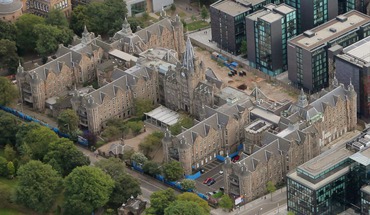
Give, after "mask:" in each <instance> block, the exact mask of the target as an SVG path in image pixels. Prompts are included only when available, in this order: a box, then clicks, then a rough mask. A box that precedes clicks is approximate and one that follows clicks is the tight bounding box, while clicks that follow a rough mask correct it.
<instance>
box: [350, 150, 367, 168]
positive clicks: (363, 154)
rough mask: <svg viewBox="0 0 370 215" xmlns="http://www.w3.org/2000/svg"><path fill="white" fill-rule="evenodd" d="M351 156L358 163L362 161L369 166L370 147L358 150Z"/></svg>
mask: <svg viewBox="0 0 370 215" xmlns="http://www.w3.org/2000/svg"><path fill="white" fill-rule="evenodd" d="M350 158H351V159H352V160H354V161H356V162H357V163H360V164H362V165H364V166H368V165H370V148H367V149H365V150H364V151H360V152H357V153H355V154H354V155H352V156H351V157H350Z"/></svg>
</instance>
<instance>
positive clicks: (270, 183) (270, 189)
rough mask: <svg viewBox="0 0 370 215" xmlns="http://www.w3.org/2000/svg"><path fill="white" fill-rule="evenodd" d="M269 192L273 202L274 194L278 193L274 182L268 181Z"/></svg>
mask: <svg viewBox="0 0 370 215" xmlns="http://www.w3.org/2000/svg"><path fill="white" fill-rule="evenodd" d="M266 188H267V191H268V192H269V193H270V195H271V200H272V193H273V192H275V191H276V187H275V184H274V183H273V182H272V181H268V182H267V185H266Z"/></svg>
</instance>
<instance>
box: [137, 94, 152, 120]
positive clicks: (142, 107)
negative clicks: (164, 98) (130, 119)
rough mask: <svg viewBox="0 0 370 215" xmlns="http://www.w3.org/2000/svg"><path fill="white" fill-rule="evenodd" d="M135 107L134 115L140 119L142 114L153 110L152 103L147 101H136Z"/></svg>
mask: <svg viewBox="0 0 370 215" xmlns="http://www.w3.org/2000/svg"><path fill="white" fill-rule="evenodd" d="M134 105H135V115H136V116H137V117H139V118H140V119H141V118H143V117H144V113H147V112H149V111H151V110H153V109H154V105H153V103H152V101H150V100H147V99H136V100H135V102H134Z"/></svg>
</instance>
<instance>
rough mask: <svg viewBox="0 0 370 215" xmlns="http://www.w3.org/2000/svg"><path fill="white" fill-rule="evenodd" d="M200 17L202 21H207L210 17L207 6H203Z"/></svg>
mask: <svg viewBox="0 0 370 215" xmlns="http://www.w3.org/2000/svg"><path fill="white" fill-rule="evenodd" d="M200 16H201V17H202V19H207V18H208V16H209V13H208V9H207V8H206V6H205V5H203V7H202V9H201V11H200Z"/></svg>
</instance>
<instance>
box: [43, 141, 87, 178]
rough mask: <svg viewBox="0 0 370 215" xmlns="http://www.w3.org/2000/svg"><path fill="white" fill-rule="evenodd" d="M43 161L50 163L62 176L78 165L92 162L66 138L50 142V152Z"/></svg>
mask: <svg viewBox="0 0 370 215" xmlns="http://www.w3.org/2000/svg"><path fill="white" fill-rule="evenodd" d="M43 161H44V162H45V163H49V164H50V165H51V166H52V167H54V169H55V170H57V171H58V172H59V173H60V174H61V175H62V176H67V175H68V174H69V173H71V172H72V170H73V169H74V168H76V167H78V166H86V165H89V164H90V160H89V158H88V157H87V156H85V155H84V154H83V153H82V152H81V151H80V150H78V149H77V147H76V146H75V145H74V144H73V142H72V141H70V140H68V139H66V138H59V139H57V140H56V141H54V142H52V143H50V145H49V150H48V153H47V154H46V155H45V157H44V159H43Z"/></svg>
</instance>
